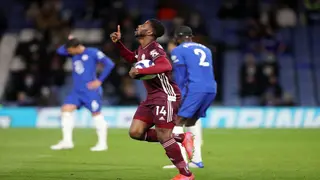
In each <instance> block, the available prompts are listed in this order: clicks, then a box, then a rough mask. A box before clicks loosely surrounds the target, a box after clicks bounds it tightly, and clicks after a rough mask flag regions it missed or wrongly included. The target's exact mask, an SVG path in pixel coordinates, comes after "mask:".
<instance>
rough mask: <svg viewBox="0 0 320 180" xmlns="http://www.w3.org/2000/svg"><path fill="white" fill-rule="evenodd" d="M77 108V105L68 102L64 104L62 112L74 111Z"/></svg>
mask: <svg viewBox="0 0 320 180" xmlns="http://www.w3.org/2000/svg"><path fill="white" fill-rule="evenodd" d="M76 109H77V107H76V106H75V105H71V104H66V105H63V106H62V108H61V111H62V112H72V111H74V110H76Z"/></svg>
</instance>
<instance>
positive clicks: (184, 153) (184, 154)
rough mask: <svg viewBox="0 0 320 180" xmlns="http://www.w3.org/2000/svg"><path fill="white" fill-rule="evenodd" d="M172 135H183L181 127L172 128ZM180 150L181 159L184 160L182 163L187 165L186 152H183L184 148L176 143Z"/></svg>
mask: <svg viewBox="0 0 320 180" xmlns="http://www.w3.org/2000/svg"><path fill="white" fill-rule="evenodd" d="M172 133H173V134H183V133H184V131H183V127H182V126H175V127H174V128H173V131H172ZM178 145H179V147H180V149H181V154H182V157H183V159H184V161H185V162H186V163H188V159H187V152H186V150H185V148H184V147H183V146H182V145H181V143H178Z"/></svg>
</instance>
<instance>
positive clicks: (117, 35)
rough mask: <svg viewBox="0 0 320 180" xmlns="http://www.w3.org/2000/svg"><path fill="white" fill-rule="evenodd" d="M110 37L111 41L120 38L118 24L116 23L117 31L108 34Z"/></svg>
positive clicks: (116, 40)
mask: <svg viewBox="0 0 320 180" xmlns="http://www.w3.org/2000/svg"><path fill="white" fill-rule="evenodd" d="M110 38H111V40H112V42H114V43H116V42H118V41H119V40H120V39H121V31H120V25H118V30H117V32H113V33H111V34H110Z"/></svg>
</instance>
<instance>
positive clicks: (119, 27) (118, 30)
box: [118, 25, 120, 33]
mask: <svg viewBox="0 0 320 180" xmlns="http://www.w3.org/2000/svg"><path fill="white" fill-rule="evenodd" d="M118 33H120V25H118Z"/></svg>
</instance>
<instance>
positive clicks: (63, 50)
mask: <svg viewBox="0 0 320 180" xmlns="http://www.w3.org/2000/svg"><path fill="white" fill-rule="evenodd" d="M57 53H58V54H60V55H62V56H68V55H69V53H68V51H67V49H66V47H65V46H64V45H62V46H60V47H59V48H58V49H57Z"/></svg>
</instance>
